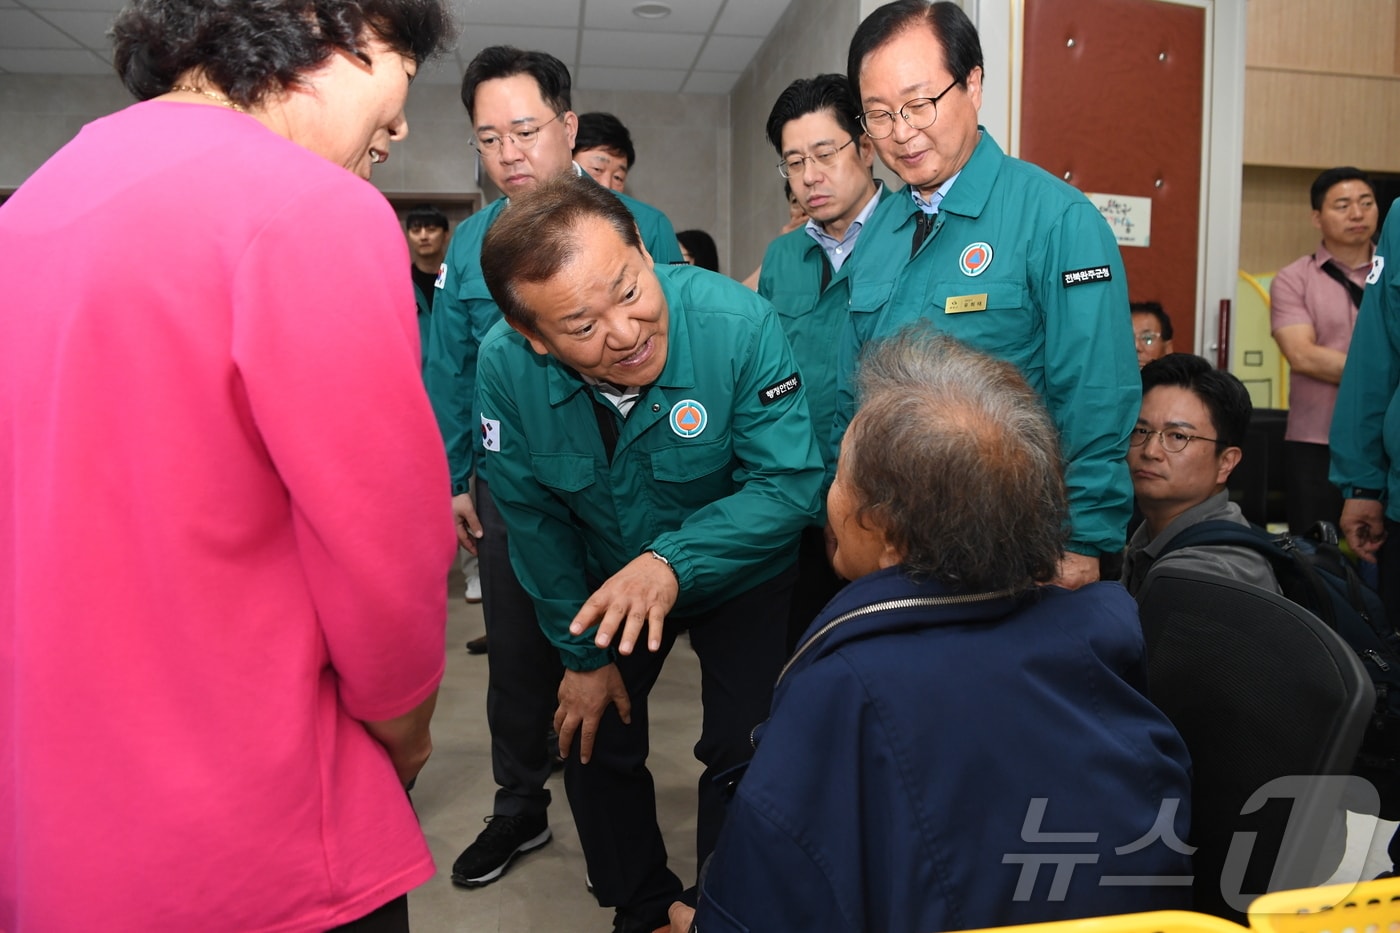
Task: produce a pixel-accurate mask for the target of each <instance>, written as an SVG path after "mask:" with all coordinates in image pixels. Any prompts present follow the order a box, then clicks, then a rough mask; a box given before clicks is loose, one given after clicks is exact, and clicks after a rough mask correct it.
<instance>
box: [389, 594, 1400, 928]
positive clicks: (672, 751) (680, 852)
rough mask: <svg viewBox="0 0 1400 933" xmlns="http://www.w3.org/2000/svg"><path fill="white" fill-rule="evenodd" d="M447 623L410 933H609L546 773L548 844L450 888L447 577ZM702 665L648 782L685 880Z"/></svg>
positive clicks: (465, 709) (1354, 849) (1377, 831)
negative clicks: (496, 876) (427, 850)
mask: <svg viewBox="0 0 1400 933" xmlns="http://www.w3.org/2000/svg"><path fill="white" fill-rule="evenodd" d="M452 591H453V593H454V594H455V596H454V599H453V600H452V601H451V609H450V613H449V618H448V661H447V675H446V677H445V678H444V680H443V686H442V692H441V695H440V697H439V700H438V707H437V714H436V716H435V717H434V720H433V741H434V746H435V751H434V752H433V757H432V760H431V761H430V762H429V763H428V765H427V767H426V768H424V770H423V773H422V775H421V776H420V777H419V779H418V785H417V788H416V789H415V790H414V792H413V800H414V804H415V805H416V806H417V808H418V813H419V816H420V817H421V818H422V821H423V828H424V831H425V832H426V833H427V836H428V842H429V844H430V845H431V846H432V849H433V855H434V857H435V858H436V860H437V865H438V874H437V876H436V877H434V878H433V879H432V881H430V882H428V883H427V884H426V885H424V886H423V887H421V888H419V889H418V890H416V891H414V892H413V893H412V894H411V895H410V898H409V910H410V914H411V917H412V924H413V929H414V931H415V933H459V931H471V933H478V931H481V933H485V931H506V933H532V931H546V930H548V931H567V933H573V931H595V930H596V931H606V930H609V929H611V925H612V912H611V911H610V910H604V909H603V908H601V907H599V906H598V904H597V902H595V901H594V900H593V898H592V897H591V896H590V895H589V894H588V892H587V890H586V889H585V888H584V864H583V854H582V852H581V851H580V849H579V842H578V835H577V834H576V833H575V831H574V826H573V819H572V818H571V817H570V815H569V805H568V801H567V800H566V799H565V797H564V783H563V777H562V775H560V774H556V775H554V776H553V777H552V778H551V779H550V782H549V789H550V790H551V792H552V793H553V795H554V802H553V803H552V804H551V806H550V825H551V826H552V828H553V830H554V839H553V841H552V842H550V843H549V844H548V845H546V846H544V847H543V848H541V849H538V850H536V851H535V852H532V853H530V854H529V855H526V856H523V857H521V858H520V859H519V860H518V861H517V862H516V863H515V864H514V865H513V866H512V868H511V869H510V871H509V872H507V873H506V875H505V876H504V877H503V878H502V879H501V880H500V881H497V882H496V883H494V884H491V885H488V886H486V887H484V888H477V889H475V890H464V889H461V888H455V887H453V886H452V883H451V882H450V881H449V879H448V875H449V873H450V870H451V867H452V862H453V860H454V859H456V857H457V855H458V854H459V853H460V852H461V851H462V849H463V848H465V847H466V846H467V844H468V843H470V842H471V841H472V840H473V839H475V838H476V834H477V832H478V831H480V829H481V820H482V817H485V816H487V815H489V814H490V812H491V801H492V797H493V795H494V793H495V787H496V785H495V782H494V780H493V779H492V777H491V756H490V739H489V736H488V734H487V731H486V716H485V710H486V658H484V657H480V656H472V655H468V654H467V652H466V650H465V649H464V648H463V643H464V642H466V641H467V639H469V638H474V637H476V636H477V635H480V634H481V633H482V631H483V628H482V622H481V608H480V606H468V605H467V604H466V603H465V602H463V600H462V599H461V586H460V582H459V578H458V577H457V575H456V574H454V575H453V582H452ZM699 696H700V668H699V664H698V662H697V661H696V659H695V655H694V654H693V653H692V652H691V651H689V650H688V649H687V648H686V646H685V644H684V643H683V642H682V643H680V644H677V646H676V648H675V650H673V651H672V652H671V655H670V657H669V658H668V659H667V661H666V667H665V669H664V671H663V672H662V676H661V679H660V681H659V682H658V683H657V685H656V687H655V689H654V690H653V692H652V699H651V713H652V732H651V739H652V752H651V766H652V773H653V774H654V776H655V778H656V789H657V801H658V809H659V810H660V819H661V828H662V831H663V832H664V833H665V835H666V846H667V849H668V851H669V852H670V854H671V866H672V869H673V870H674V871H675V872H676V873H677V874H678V875H679V876H680V877H681V879H682V880H683V881H685V882H687V883H689V882H690V881H692V880H693V878H694V874H695V855H694V832H695V782H696V779H697V778H698V776H699V773H700V766H699V765H698V764H697V763H696V761H695V759H694V757H693V756H692V754H691V746H692V745H693V744H694V742H695V740H696V738H697V737H698V734H699V703H700V701H699ZM1394 828H1395V824H1393V823H1380V824H1379V825H1377V822H1376V820H1374V819H1371V818H1366V817H1359V816H1355V815H1353V816H1352V818H1351V819H1350V820H1349V831H1348V840H1347V856H1346V859H1345V860H1344V861H1343V863H1342V866H1341V868H1340V869H1339V870H1338V872H1337V875H1336V877H1335V879H1334V880H1337V881H1343V880H1350V881H1355V880H1357V879H1360V878H1371V877H1374V876H1375V875H1376V874H1377V873H1378V872H1380V871H1381V870H1382V869H1383V868H1385V867H1387V864H1386V862H1387V860H1386V858H1385V851H1386V843H1387V842H1388V841H1389V840H1390V836H1391V833H1392V832H1393V831H1394Z"/></svg>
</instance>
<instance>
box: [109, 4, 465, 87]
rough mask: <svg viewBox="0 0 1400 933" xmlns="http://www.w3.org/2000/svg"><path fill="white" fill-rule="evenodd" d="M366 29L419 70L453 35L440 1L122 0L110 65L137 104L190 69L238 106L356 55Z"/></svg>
mask: <svg viewBox="0 0 1400 933" xmlns="http://www.w3.org/2000/svg"><path fill="white" fill-rule="evenodd" d="M366 30H368V31H369V32H370V33H373V34H374V35H376V36H378V37H379V38H380V39H382V40H383V41H384V42H385V43H387V44H388V45H389V47H390V48H392V49H394V50H395V51H397V52H399V53H401V54H403V55H408V56H411V57H412V58H413V59H414V61H416V62H418V63H419V64H422V63H423V62H425V61H427V60H428V59H429V58H431V57H432V56H434V55H436V54H438V53H439V52H442V51H444V50H445V49H446V48H447V47H448V46H449V45H450V44H451V42H452V38H453V36H454V30H453V28H452V20H451V16H450V14H449V12H448V9H447V5H446V4H445V3H444V2H443V0H129V2H128V3H127V4H126V6H124V7H123V8H122V10H121V12H120V13H118V14H117V18H116V20H115V21H114V22H113V24H112V30H111V36H112V46H113V57H112V62H113V64H114V65H115V67H116V70H117V74H118V75H119V76H120V77H121V80H122V83H123V84H125V85H126V88H127V90H128V91H130V92H131V93H132V94H134V95H135V96H136V98H137V99H138V100H150V99H151V98H153V97H159V96H160V95H162V94H166V93H168V92H169V91H170V88H171V86H172V85H173V84H175V80H176V79H177V78H178V77H179V76H180V75H182V74H184V73H185V72H187V71H190V70H192V69H199V70H201V71H202V72H203V73H204V74H205V75H206V76H207V77H208V79H209V81H210V82H211V83H213V84H214V85H215V86H216V87H218V88H219V90H221V91H222V92H223V93H224V94H225V95H227V96H228V98H229V100H231V101H233V102H234V103H235V104H238V105H239V106H243V107H247V106H250V105H253V104H257V103H259V102H260V101H262V100H263V99H264V98H266V97H267V96H268V95H269V94H274V93H277V92H279V91H281V90H283V89H285V88H287V87H291V86H292V85H295V84H297V83H298V82H299V81H300V80H301V78H302V75H304V74H305V73H306V72H308V71H311V70H312V69H314V68H316V67H317V66H318V65H320V64H321V63H322V62H324V61H325V60H326V59H328V58H330V56H331V55H332V54H333V53H334V52H336V50H344V51H347V52H350V53H352V54H358V53H360V52H361V51H362V50H361V48H360V41H361V39H362V38H363V36H364V34H365V32H366Z"/></svg>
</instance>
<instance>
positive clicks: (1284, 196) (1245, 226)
mask: <svg viewBox="0 0 1400 933" xmlns="http://www.w3.org/2000/svg"><path fill="white" fill-rule="evenodd" d="M1316 177H1317V170H1315V169H1311V168H1301V169H1300V168H1275V167H1273V166H1246V167H1245V170H1244V202H1243V204H1242V205H1241V207H1240V268H1241V269H1243V270H1244V271H1246V272H1250V273H1253V274H1255V275H1262V274H1264V273H1266V272H1277V271H1278V270H1279V269H1280V268H1282V267H1283V266H1286V265H1288V264H1289V263H1290V262H1292V261H1293V260H1295V259H1297V258H1298V257H1299V256H1301V255H1303V254H1304V253H1311V252H1312V251H1313V250H1314V249H1316V248H1317V244H1318V241H1319V240H1320V239H1321V234H1319V233H1318V230H1317V228H1316V227H1314V226H1313V225H1312V207H1311V205H1310V204H1309V203H1308V189H1309V188H1311V187H1312V183H1313V179H1314V178H1316Z"/></svg>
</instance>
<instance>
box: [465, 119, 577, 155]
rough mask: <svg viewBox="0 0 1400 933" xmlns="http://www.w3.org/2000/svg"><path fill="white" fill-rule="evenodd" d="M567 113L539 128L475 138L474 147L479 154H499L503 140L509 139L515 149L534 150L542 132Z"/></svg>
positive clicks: (523, 128)
mask: <svg viewBox="0 0 1400 933" xmlns="http://www.w3.org/2000/svg"><path fill="white" fill-rule="evenodd" d="M566 112H567V111H564V112H560V113H556V114H555V115H554V116H552V117H550V118H549V119H548V120H546V121H544V122H543V123H541V124H540V125H539V126H529V125H526V126H521V127H519V128H518V129H516V130H515V131H514V132H511V133H504V134H502V133H492V134H488V135H486V136H479V135H478V136H473V137H472V145H473V146H475V147H476V151H477V152H498V151H500V148H501V140H503V139H506V138H507V137H509V139H510V141H511V142H513V143H515V148H517V149H519V150H521V151H524V150H526V149H533V148H535V143H537V142H539V138H540V130H542V129H544V128H545V127H546V126H549V124H551V123H553V122H554V121H555V120H557V119H559V118H560V117H562V116H563V115H564V113H566Z"/></svg>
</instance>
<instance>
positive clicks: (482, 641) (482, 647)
mask: <svg viewBox="0 0 1400 933" xmlns="http://www.w3.org/2000/svg"><path fill="white" fill-rule="evenodd" d="M485 653H486V636H485V635H482V636H481V637H480V638H473V639H472V640H471V641H469V642H467V654H485Z"/></svg>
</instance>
